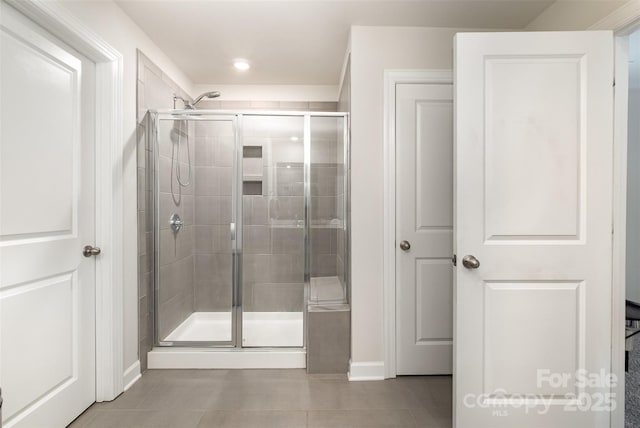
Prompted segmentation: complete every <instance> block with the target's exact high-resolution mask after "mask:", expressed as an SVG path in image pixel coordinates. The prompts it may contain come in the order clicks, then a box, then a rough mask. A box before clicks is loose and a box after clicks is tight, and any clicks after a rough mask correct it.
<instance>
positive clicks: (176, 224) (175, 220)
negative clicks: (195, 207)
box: [169, 214, 184, 233]
mask: <svg viewBox="0 0 640 428" xmlns="http://www.w3.org/2000/svg"><path fill="white" fill-rule="evenodd" d="M182 226H184V221H182V219H181V218H180V216H179V215H178V214H172V215H171V217H169V227H170V228H171V230H173V233H178V232H180V229H182Z"/></svg>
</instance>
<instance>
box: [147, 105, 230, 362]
mask: <svg viewBox="0 0 640 428" xmlns="http://www.w3.org/2000/svg"><path fill="white" fill-rule="evenodd" d="M149 115H150V119H149V122H150V126H151V132H150V133H149V135H150V136H153V137H154V140H153V141H152V143H153V144H152V145H151V147H152V155H153V168H154V171H153V172H154V174H153V180H151V182H152V186H153V188H152V192H153V210H154V212H153V232H152V233H153V244H154V245H153V247H154V251H153V263H154V266H153V276H154V284H153V291H154V298H153V301H154V316H153V323H154V326H153V332H154V345H155V346H161V347H199V348H202V347H211V348H221V349H229V348H234V347H236V343H237V340H238V337H237V336H236V328H235V323H236V318H237V316H238V314H237V311H238V307H237V306H236V302H237V296H236V288H237V283H238V280H237V272H238V264H239V261H238V258H239V256H238V252H239V250H238V248H237V244H238V242H242V240H241V239H238V226H237V225H238V223H239V222H238V218H242V211H240V213H239V214H238V207H237V203H236V199H237V198H236V196H235V195H237V193H238V187H237V185H238V184H237V181H236V180H233V179H232V180H231V183H232V184H231V194H232V196H231V198H232V203H231V224H233V225H235V227H236V230H235V232H236V233H235V234H233V233H232V232H233V231H232V230H231V227H232V226H231V225H230V231H229V236H230V239H231V252H232V254H231V258H232V271H231V272H232V274H231V290H232V296H233V297H232V306H231V340H230V341H186V340H184V341H171V340H162V339H161V337H160V334H159V328H158V326H159V317H160V313H159V307H160V250H159V249H160V222H161V221H162V219H160V173H159V171H160V148H159V146H158V145H159V141H160V127H159V126H158V125H159V123H160V121H162V120H167V121H168V120H187V121H193V122H197V121H212V122H216V121H217V122H231V123H232V126H233V135H234V143H233V163H232V168H231V171H232V172H231V174H232V176H233V177H236V176H239V175H240V174H239V173H238V162H237V159H238V153H237V152H238V141H239V140H238V116H237V115H234V114H218V113H216V114H208V115H199V114H193V111H192V110H173V111H149ZM194 191H195V190H194ZM194 197H195V195H194ZM194 215H195V214H194ZM239 236H240V237H242V234H241V232H240V235H239ZM240 316H241V315H240ZM240 337H241V336H240Z"/></svg>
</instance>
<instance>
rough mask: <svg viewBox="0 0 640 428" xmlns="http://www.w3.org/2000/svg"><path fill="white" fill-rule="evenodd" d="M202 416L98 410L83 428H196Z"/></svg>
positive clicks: (159, 411)
mask: <svg viewBox="0 0 640 428" xmlns="http://www.w3.org/2000/svg"><path fill="white" fill-rule="evenodd" d="M202 415H203V412H193V411H184V410H183V411H175V410H157V411H156V410H97V411H96V412H95V416H94V417H93V418H92V419H91V421H90V422H89V423H88V424H86V425H84V427H83V428H177V427H180V428H195V427H197V426H198V423H199V422H200V419H201V418H202ZM72 427H73V428H75V427H76V426H75V425H72Z"/></svg>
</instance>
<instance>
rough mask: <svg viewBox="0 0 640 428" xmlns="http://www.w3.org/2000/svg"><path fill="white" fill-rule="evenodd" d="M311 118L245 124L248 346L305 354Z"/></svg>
mask: <svg viewBox="0 0 640 428" xmlns="http://www.w3.org/2000/svg"><path fill="white" fill-rule="evenodd" d="M304 128H305V118H304V116H277V115H273V116H267V115H262V116H260V115H245V116H243V118H242V132H243V136H242V142H243V150H242V180H241V186H242V203H243V223H244V224H243V231H242V235H243V236H242V251H243V256H242V257H243V261H242V310H243V313H242V346H243V347H302V346H303V345H304V334H303V332H304V329H303V325H304V303H305V298H304V295H305V291H304V290H305V285H304V283H305V278H304V273H305V244H304V243H305V235H304V234H305V214H306V212H305V203H304V201H305V197H304V195H305V171H304V161H305V159H304V154H305V147H304V140H305V138H304Z"/></svg>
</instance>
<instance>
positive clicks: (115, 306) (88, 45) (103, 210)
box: [6, 0, 124, 401]
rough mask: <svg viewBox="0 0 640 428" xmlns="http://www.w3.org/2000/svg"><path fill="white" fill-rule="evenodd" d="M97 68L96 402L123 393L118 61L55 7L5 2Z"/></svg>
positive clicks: (34, 0)
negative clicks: (100, 251)
mask: <svg viewBox="0 0 640 428" xmlns="http://www.w3.org/2000/svg"><path fill="white" fill-rule="evenodd" d="M6 1H7V3H9V4H10V5H11V6H13V7H14V8H16V9H17V10H19V11H20V12H21V13H22V14H24V15H25V16H27V17H28V18H29V19H31V20H33V21H34V22H35V23H37V24H39V25H40V26H42V27H43V28H45V29H47V31H49V32H51V33H52V34H53V35H55V36H56V37H58V38H59V39H60V40H62V41H63V42H65V43H67V44H68V45H70V46H71V47H73V48H74V49H76V50H77V51H78V52H80V53H81V54H83V55H85V56H86V57H87V58H89V59H90V60H92V61H94V62H95V63H96V245H98V246H99V247H100V248H102V254H101V255H100V257H97V258H96V401H104V400H112V399H114V398H115V397H116V396H117V395H118V394H120V393H121V392H122V391H123V377H122V373H123V367H122V366H123V337H124V331H123V305H124V302H123V297H122V296H123V269H122V264H123V256H122V255H123V252H124V251H123V225H122V217H123V200H122V194H123V183H122V179H123V177H122V153H123V147H124V145H123V142H124V141H123V137H122V136H123V133H122V91H123V76H122V66H123V58H122V55H121V54H120V53H119V52H118V51H117V50H115V49H114V48H112V47H111V46H110V45H109V44H107V43H106V42H105V41H104V40H103V39H102V38H101V37H99V36H98V35H96V34H95V33H94V32H93V31H92V30H90V29H89V28H87V27H86V26H85V25H84V24H83V23H82V22H80V21H79V20H78V19H77V18H76V17H75V16H73V15H72V14H71V13H69V11H67V9H65V8H64V7H63V6H62V5H60V4H58V3H57V2H52V1H46V0H31V1H28V2H27V1H20V0H6Z"/></svg>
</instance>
